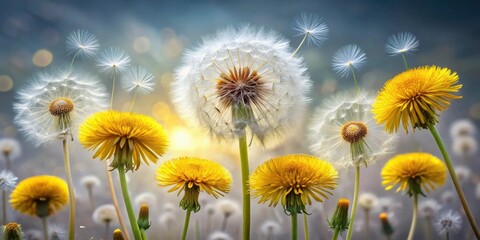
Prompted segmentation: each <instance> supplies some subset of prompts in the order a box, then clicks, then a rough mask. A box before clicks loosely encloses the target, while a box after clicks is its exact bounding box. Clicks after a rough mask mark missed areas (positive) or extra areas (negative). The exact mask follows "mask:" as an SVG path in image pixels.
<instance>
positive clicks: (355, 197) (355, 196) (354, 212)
mask: <svg viewBox="0 0 480 240" xmlns="http://www.w3.org/2000/svg"><path fill="white" fill-rule="evenodd" d="M359 188H360V165H357V166H355V187H354V190H353V205H352V213H351V214H350V222H349V223H348V232H347V238H346V239H347V240H350V239H352V235H353V226H354V222H355V217H356V215H357V202H358V190H359Z"/></svg>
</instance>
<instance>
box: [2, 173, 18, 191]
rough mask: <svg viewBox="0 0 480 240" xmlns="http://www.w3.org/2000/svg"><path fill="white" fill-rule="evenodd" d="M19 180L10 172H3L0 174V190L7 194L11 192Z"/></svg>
mask: <svg viewBox="0 0 480 240" xmlns="http://www.w3.org/2000/svg"><path fill="white" fill-rule="evenodd" d="M17 180H18V178H17V177H16V176H15V175H14V174H13V173H12V172H10V171H8V170H2V171H1V172H0V190H2V191H5V192H11V191H13V189H14V188H15V185H16V184H17Z"/></svg>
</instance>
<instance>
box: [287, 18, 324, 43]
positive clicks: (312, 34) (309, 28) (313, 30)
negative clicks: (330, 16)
mask: <svg viewBox="0 0 480 240" xmlns="http://www.w3.org/2000/svg"><path fill="white" fill-rule="evenodd" d="M293 30H294V31H295V36H296V37H298V36H305V35H307V44H308V45H316V46H318V45H319V44H320V43H321V42H323V41H324V40H326V39H327V34H328V32H329V29H328V26H327V24H326V23H325V22H324V21H323V20H322V19H321V18H319V17H318V16H316V15H313V14H308V13H301V14H300V16H298V17H297V18H295V24H294V25H293Z"/></svg>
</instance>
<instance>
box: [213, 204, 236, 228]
mask: <svg viewBox="0 0 480 240" xmlns="http://www.w3.org/2000/svg"><path fill="white" fill-rule="evenodd" d="M216 207H217V209H218V211H219V212H220V213H222V215H223V221H222V228H221V229H222V231H225V230H226V229H227V222H228V219H229V218H230V217H231V216H233V215H235V214H237V213H239V212H240V206H239V205H238V203H237V202H236V201H233V200H230V199H221V200H218V201H217V203H216Z"/></svg>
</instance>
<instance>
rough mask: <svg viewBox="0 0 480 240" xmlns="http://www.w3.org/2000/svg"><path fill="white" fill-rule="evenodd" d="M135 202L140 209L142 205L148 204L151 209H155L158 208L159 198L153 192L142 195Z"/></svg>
mask: <svg viewBox="0 0 480 240" xmlns="http://www.w3.org/2000/svg"><path fill="white" fill-rule="evenodd" d="M133 201H134V203H135V206H138V207H140V206H141V205H142V204H147V205H148V207H149V208H150V209H154V208H155V207H156V206H157V197H156V196H155V194H153V193H151V192H143V193H140V194H138V195H137V196H136V197H135V199H134V200H133Z"/></svg>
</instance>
